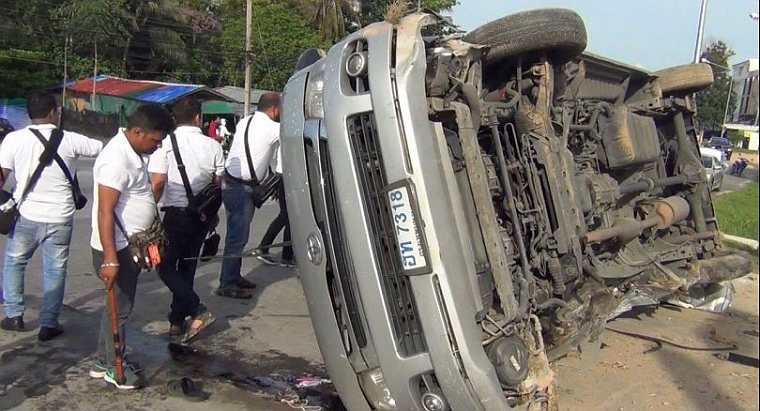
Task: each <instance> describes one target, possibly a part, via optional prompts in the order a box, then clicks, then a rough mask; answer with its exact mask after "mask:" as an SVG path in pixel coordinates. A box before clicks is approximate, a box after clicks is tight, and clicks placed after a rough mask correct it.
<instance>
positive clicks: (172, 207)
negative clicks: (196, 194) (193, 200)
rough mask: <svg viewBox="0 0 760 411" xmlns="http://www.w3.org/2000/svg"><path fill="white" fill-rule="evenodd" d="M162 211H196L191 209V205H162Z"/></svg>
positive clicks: (187, 212) (184, 212)
mask: <svg viewBox="0 0 760 411" xmlns="http://www.w3.org/2000/svg"><path fill="white" fill-rule="evenodd" d="M161 211H166V212H173V213H182V214H192V213H195V212H196V211H195V210H193V209H191V208H190V207H175V206H169V207H161Z"/></svg>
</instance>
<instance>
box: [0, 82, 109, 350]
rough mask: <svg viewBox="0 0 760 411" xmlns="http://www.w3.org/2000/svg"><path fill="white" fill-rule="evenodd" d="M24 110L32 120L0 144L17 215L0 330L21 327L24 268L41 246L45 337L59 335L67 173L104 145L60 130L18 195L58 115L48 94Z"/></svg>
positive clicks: (68, 226) (68, 210) (70, 219)
mask: <svg viewBox="0 0 760 411" xmlns="http://www.w3.org/2000/svg"><path fill="white" fill-rule="evenodd" d="M27 110H28V112H29V117H31V119H32V124H31V125H30V126H27V127H25V128H23V129H21V130H18V131H14V132H12V133H9V134H8V135H7V136H6V137H5V140H4V141H3V144H2V146H0V166H1V167H2V181H3V185H5V181H6V178H7V176H8V175H9V174H10V173H13V174H14V177H15V179H16V182H17V184H16V189H15V190H14V192H13V198H14V201H15V202H16V204H17V206H18V211H19V214H20V215H19V217H18V220H17V221H16V225H15V227H14V228H13V230H12V231H11V232H10V233H9V235H8V240H7V241H6V243H5V261H4V264H3V286H2V290H3V299H4V300H5V318H4V319H3V320H2V322H0V328H2V329H3V330H6V331H23V330H24V328H25V326H24V308H25V307H24V271H25V269H26V266H27V264H28V263H29V260H31V259H32V256H33V255H34V252H35V251H36V250H37V248H38V247H40V248H42V289H43V300H42V307H41V310H40V331H39V334H38V335H37V338H38V339H39V340H40V341H48V340H51V339H53V338H55V337H57V336H59V335H61V334H62V333H63V329H62V328H61V327H60V325H59V323H58V316H59V315H60V313H61V307H62V306H63V297H64V290H65V284H66V267H67V264H68V260H69V245H70V244H71V231H72V228H73V225H74V211H75V210H76V206H75V203H74V191H73V188H72V181H73V180H71V179H70V178H69V177H67V176H66V173H67V172H68V173H69V176H70V177H72V178H73V176H76V169H75V167H74V161H75V160H76V159H77V158H78V157H80V156H84V157H95V156H97V155H98V154H99V153H100V150H101V149H102V148H103V143H101V142H100V141H98V140H94V139H91V138H87V137H85V136H83V135H81V134H78V133H72V132H69V131H63V130H60V132H62V133H63V136H62V138H61V140H60V144H59V145H58V147H57V150H56V151H55V153H53V152H50V154H51V155H50V156H49V159H50V163H49V164H47V165H46V166H45V168H44V169H42V173H41V174H40V175H39V178H38V179H37V181H36V182H33V185H32V187H31V189H30V190H31V191H29V192H28V193H27V195H26V196H25V197H23V194H22V193H24V191H25V190H26V188H27V184H29V180H30V176H31V175H32V174H33V173H34V170H35V169H36V168H37V166H38V164H39V162H40V159H41V155H42V153H43V152H45V151H52V150H53V148H52V147H51V148H48V147H46V146H45V145H43V144H42V142H41V141H40V140H39V138H41V139H44V140H46V141H47V142H46V144H48V145H50V143H51V141H52V140H53V138H52V137H53V134H54V132H55V131H56V129H57V128H56V125H55V123H57V122H58V118H59V115H60V107H59V106H58V103H57V101H56V98H55V96H54V95H52V94H49V93H42V94H35V95H32V96H30V97H29V98H28V99H27ZM35 134H36V135H35ZM53 154H56V155H57V156H59V157H60V160H62V161H61V163H60V164H59V163H58V162H57V161H54V159H53V156H52V155H53ZM63 167H65V168H66V170H64V169H63ZM22 197H23V198H22Z"/></svg>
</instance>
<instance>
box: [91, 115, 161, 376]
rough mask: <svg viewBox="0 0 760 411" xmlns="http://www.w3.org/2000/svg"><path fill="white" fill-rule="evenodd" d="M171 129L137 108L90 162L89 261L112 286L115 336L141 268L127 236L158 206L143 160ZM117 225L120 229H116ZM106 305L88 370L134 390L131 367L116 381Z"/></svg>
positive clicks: (145, 225) (153, 214)
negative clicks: (116, 322)
mask: <svg viewBox="0 0 760 411" xmlns="http://www.w3.org/2000/svg"><path fill="white" fill-rule="evenodd" d="M173 128H174V124H173V122H172V119H171V115H170V114H169V112H168V111H167V110H166V109H165V108H163V107H161V106H155V105H146V106H141V107H139V108H138V109H137V110H136V111H135V112H134V113H133V114H132V115H130V116H129V118H128V120H127V128H126V129H125V130H119V132H118V134H116V136H115V137H114V138H113V139H111V141H109V142H108V144H107V145H106V146H105V147H104V148H103V151H102V152H101V153H100V156H98V159H97V160H96V161H95V167H94V168H93V180H94V186H95V187H94V190H95V195H94V197H95V200H94V204H93V208H92V238H91V240H90V245H91V246H92V261H93V265H94V267H95V270H96V271H97V272H98V273H100V278H101V279H102V280H103V282H104V283H105V287H106V289H107V290H110V289H111V288H112V287H114V286H116V289H115V294H116V304H117V308H118V314H119V325H120V336H121V339H122V347H124V346H125V345H124V344H123V342H124V341H125V340H126V338H125V333H124V331H125V330H124V324H125V323H126V321H127V319H128V318H129V315H130V313H131V312H132V307H133V306H134V301H135V292H136V290H137V277H138V274H140V267H139V266H138V265H137V263H136V262H135V261H134V260H133V259H132V255H131V254H130V250H129V247H127V245H128V241H127V236H125V235H124V232H122V230H123V231H125V232H126V234H127V235H130V236H131V235H133V234H135V233H138V232H141V231H145V230H146V229H148V228H149V227H150V225H151V224H152V223H153V220H154V219H155V218H156V214H157V206H156V200H155V197H154V195H153V190H152V186H151V181H150V176H149V175H148V158H149V157H148V156H149V155H150V154H152V153H153V152H154V151H156V149H157V148H158V147H159V146H160V145H161V141H162V140H163V139H164V137H166V134H167V133H168V132H169V131H171V130H172V129H173ZM119 225H121V227H119ZM110 311H111V310H110V306H109V304H108V299H107V298H106V307H105V309H104V310H103V316H102V318H101V325H100V338H99V342H98V360H97V361H96V364H95V366H94V368H93V369H92V370H91V371H90V376H92V377H94V378H104V379H105V380H106V381H107V382H109V383H111V384H113V385H115V386H116V387H117V388H120V389H134V388H137V387H139V385H140V382H139V378H138V377H137V375H136V374H135V370H134V369H133V368H132V367H129V366H127V367H125V370H124V371H125V381H123V382H117V378H116V377H115V375H116V374H115V370H114V367H113V364H114V341H113V334H112V333H111V316H110Z"/></svg>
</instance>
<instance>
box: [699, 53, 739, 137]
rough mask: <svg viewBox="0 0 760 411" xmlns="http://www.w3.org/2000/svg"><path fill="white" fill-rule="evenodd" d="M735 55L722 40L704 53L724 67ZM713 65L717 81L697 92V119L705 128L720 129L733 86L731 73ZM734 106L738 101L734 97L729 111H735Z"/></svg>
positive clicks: (707, 57)
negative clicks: (730, 89)
mask: <svg viewBox="0 0 760 411" xmlns="http://www.w3.org/2000/svg"><path fill="white" fill-rule="evenodd" d="M733 55H734V51H733V50H731V49H730V48H729V47H728V45H726V43H724V42H722V41H716V42H713V43H712V44H710V45H709V46H708V47H707V49H706V50H705V52H704V53H702V57H703V58H706V59H708V60H709V61H711V62H712V63H714V64H717V65H720V66H723V67H727V66H728V59H729V58H730V57H731V56H733ZM712 67H713V75H714V76H715V82H714V83H713V85H712V87H710V88H708V89H707V90H703V91H700V92H699V93H697V107H698V111H697V119H698V120H699V123H700V125H701V126H702V127H704V128H705V129H709V130H720V129H721V128H722V127H723V116H724V114H725V110H726V99H727V98H728V95H729V94H728V93H729V88H730V87H731V76H730V74H731V73H729V72H728V70H725V69H722V68H720V67H715V66H712ZM734 107H736V101H734V99H733V98H732V100H731V101H730V102H729V107H728V110H729V111H728V112H729V113H731V112H733V109H734Z"/></svg>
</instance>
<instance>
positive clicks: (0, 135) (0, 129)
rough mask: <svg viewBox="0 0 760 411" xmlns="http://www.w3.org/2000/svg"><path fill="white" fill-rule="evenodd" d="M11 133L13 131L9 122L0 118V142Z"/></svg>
mask: <svg viewBox="0 0 760 411" xmlns="http://www.w3.org/2000/svg"><path fill="white" fill-rule="evenodd" d="M12 131H14V129H13V126H12V125H11V123H10V121H8V120H7V119H5V118H0V142H2V141H3V139H5V136H7V135H8V134H9V133H10V132H12Z"/></svg>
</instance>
